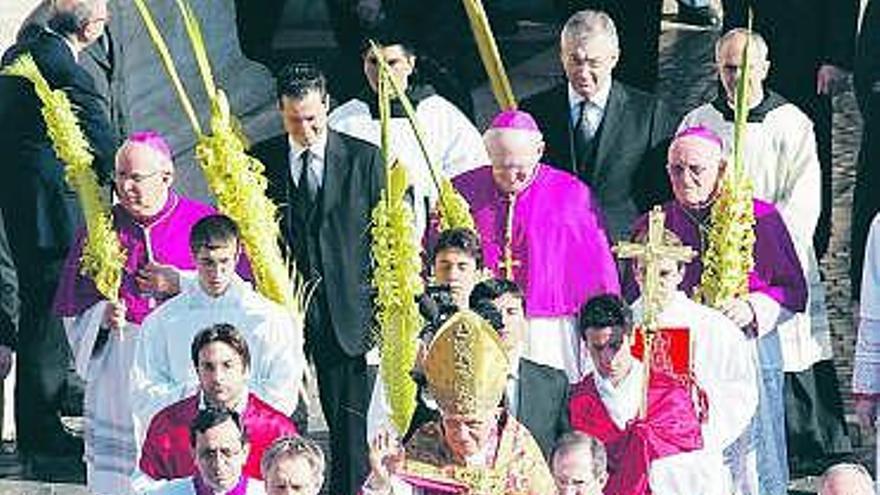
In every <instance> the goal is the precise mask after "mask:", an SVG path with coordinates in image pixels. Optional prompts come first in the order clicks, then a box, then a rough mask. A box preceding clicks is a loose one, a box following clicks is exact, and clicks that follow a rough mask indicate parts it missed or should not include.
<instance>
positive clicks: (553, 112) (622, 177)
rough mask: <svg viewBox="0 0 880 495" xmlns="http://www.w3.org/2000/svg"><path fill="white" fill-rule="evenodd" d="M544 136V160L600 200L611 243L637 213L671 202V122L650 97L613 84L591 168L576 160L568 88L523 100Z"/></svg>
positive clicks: (664, 109)
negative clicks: (668, 159) (668, 170)
mask: <svg viewBox="0 0 880 495" xmlns="http://www.w3.org/2000/svg"><path fill="white" fill-rule="evenodd" d="M520 107H521V108H522V109H523V110H525V111H527V112H529V113H531V114H532V115H533V116H534V117H535V119H536V120H537V121H538V125H539V126H540V128H541V131H542V132H543V134H544V141H545V144H546V149H545V151H544V160H545V161H547V162H548V163H549V164H551V165H554V166H556V167H558V168H561V169H562V170H567V171H569V172H571V173H573V174H575V175H577V176H578V177H579V178H580V179H581V180H583V181H584V182H586V183H587V184H588V185H589V186H590V189H591V190H592V191H593V194H595V195H596V197H597V198H598V200H599V205H600V206H601V207H602V211H603V213H604V214H605V218H606V221H607V222H608V227H609V228H610V230H611V232H612V235H613V236H614V238H615V239H619V238H620V237H621V235H622V234H626V233H628V232H629V227H630V226H631V224H632V222H633V221H634V220H635V219H636V218H637V216H638V215H639V214H640V213H643V212H645V211H647V210H648V209H650V208H651V206H653V205H655V204H662V203H663V202H665V201H666V200H668V199H669V198H670V196H671V192H670V187H669V182H668V178H667V176H666V169H665V164H666V148H667V146H668V144H669V139H670V136H671V135H672V133H673V131H674V125H675V122H674V121H673V119H672V116H671V114H670V112H669V110H668V108H667V107H666V105H665V104H664V103H663V102H662V101H661V100H659V99H657V98H656V97H654V96H653V95H651V94H649V93H645V92H644V91H641V90H638V89H635V88H632V87H629V86H627V85H625V84H623V83H620V82H617V81H614V82H613V83H612V85H611V90H610V93H609V95H608V101H607V103H606V106H605V113H604V116H603V118H602V123H601V124H600V127H599V130H598V136H597V137H596V138H595V139H598V142H597V144H596V155H595V163H585V157H576V156H574V155H575V152H574V149H575V146H574V128H573V126H572V123H571V117H570V115H571V112H570V109H569V102H568V84H567V83H562V84H559V85H557V86H555V87H553V88H551V89H549V90H547V91H544V92H542V93H539V94H537V95H534V96H531V97H529V98H526V99H524V100H523V101H522V104H521V105H520Z"/></svg>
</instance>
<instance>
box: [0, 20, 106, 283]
mask: <svg viewBox="0 0 880 495" xmlns="http://www.w3.org/2000/svg"><path fill="white" fill-rule="evenodd" d="M25 52H28V53H30V54H31V55H32V56H33V57H34V60H35V61H36V63H37V66H38V67H39V68H40V72H41V73H42V75H43V77H44V78H45V79H46V81H47V82H48V83H49V85H50V86H51V87H52V88H53V89H62V90H64V92H65V93H67V96H68V97H69V98H70V101H71V103H72V104H73V107H74V111H75V112H76V115H77V117H78V119H79V124H80V128H81V129H82V130H83V132H84V133H85V135H86V138H87V139H88V141H89V144H90V145H91V148H92V152H93V154H94V158H95V161H94V163H93V166H94V168H95V170H96V172H97V173H98V176H99V179H100V180H101V181H102V182H104V183H107V182H109V178H110V174H111V171H112V169H113V154H114V152H115V146H114V140H113V133H112V132H111V131H110V125H109V123H108V121H107V116H106V114H105V113H104V111H103V109H102V107H101V103H100V102H101V97H100V95H99V94H98V93H97V91H96V90H95V84H94V81H93V79H92V77H91V76H90V75H89V74H88V73H87V72H86V71H85V70H84V69H83V68H82V67H80V66H79V65H78V64H77V61H76V59H75V58H74V56H73V53H72V52H71V50H70V48H69V47H68V45H67V44H66V43H65V41H64V40H63V39H62V38H61V37H60V36H58V35H56V34H54V33H51V32H49V31H47V30H41V31H40V32H39V33H37V34H36V35H35V36H33V37H30V38H28V39H26V40H23V41H22V42H21V43H17V44H16V45H14V46H13V47H12V48H10V49H9V50H8V51H7V52H6V53H5V54H4V56H3V65H4V66H5V65H8V64H10V63H11V62H13V61H14V60H15V59H16V58H17V57H18V56H19V55H20V54H22V53H25ZM41 106H42V104H41V102H40V100H39V99H38V98H37V96H36V94H35V92H34V90H33V85H32V84H31V83H30V82H29V81H27V80H25V79H23V78H19V77H13V76H0V122H4V123H8V124H11V123H14V125H6V126H4V131H3V132H2V133H0V149H2V150H3V153H4V154H5V155H4V157H3V160H2V163H0V208H2V210H3V213H4V217H5V219H6V230H7V234H8V235H9V242H10V247H11V248H12V253H13V256H14V257H15V260H16V265H17V266H18V269H19V277H20V280H19V281H20V282H23V281H25V280H26V279H29V278H30V277H25V276H23V275H22V270H25V269H28V268H35V269H37V270H39V269H40V268H41V267H36V266H30V265H32V264H33V263H31V262H32V261H33V260H35V259H47V257H48V259H56V258H57V259H63V257H64V256H65V254H66V252H67V249H68V248H69V246H70V244H71V242H72V240H73V231H74V223H73V215H72V214H71V212H70V211H68V206H67V205H68V202H67V200H66V199H65V198H66V197H67V196H68V195H71V194H72V192H71V191H70V190H69V189H68V187H67V185H66V183H65V182H64V165H63V164H62V163H61V162H60V161H59V160H58V158H57V157H56V155H55V151H54V150H53V149H52V142H51V140H50V139H49V137H48V135H47V133H46V126H45V124H44V122H43V117H42V115H41V114H40V108H41ZM40 256H42V258H40ZM35 257H36V258H35Z"/></svg>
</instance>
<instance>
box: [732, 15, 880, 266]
mask: <svg viewBox="0 0 880 495" xmlns="http://www.w3.org/2000/svg"><path fill="white" fill-rule="evenodd" d="M859 3H860V2H859V0H723V4H724V27H725V31H727V30H728V29H730V28H734V27H746V25H747V24H748V16H749V11H751V12H752V13H753V16H754V20H753V26H752V28H753V29H754V30H755V31H757V32H758V33H760V34H761V35H762V36H763V37H764V39H766V40H767V45H769V46H770V47H771V50H770V73H769V75H768V76H767V85H768V86H769V87H770V88H773V90H774V91H776V92H778V93H779V94H781V95H782V96H784V97H785V99H787V100H788V101H790V102H792V103H794V104H795V105H797V106H798V108H800V109H801V111H803V112H804V113H805V114H807V116H809V117H810V119H811V120H812V121H813V126H814V127H813V129H814V131H815V134H816V146H817V148H818V152H819V163H820V164H821V168H822V213H821V215H820V216H819V224H818V226H817V227H816V232H815V234H814V236H813V245H814V246H815V248H816V254H817V256H818V257H819V258H820V259H821V258H822V256H823V255H824V254H825V251H826V249H827V248H828V242H829V239H830V237H831V203H832V195H831V191H832V189H831V114H832V108H831V96H832V95H833V93H834V91H835V90H836V89H837V88H838V87H840V83H841V82H842V80H843V79H845V76H846V72H845V71H848V70H851V69H852V66H853V52H854V48H855V39H856V26H857V23H858V20H857V19H858V13H859ZM874 49H875V50H876V46H875V47H874ZM869 221H870V220H869Z"/></svg>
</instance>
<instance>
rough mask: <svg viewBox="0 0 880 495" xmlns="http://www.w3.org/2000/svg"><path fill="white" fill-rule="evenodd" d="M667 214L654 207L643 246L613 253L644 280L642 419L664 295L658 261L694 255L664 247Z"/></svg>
mask: <svg viewBox="0 0 880 495" xmlns="http://www.w3.org/2000/svg"><path fill="white" fill-rule="evenodd" d="M665 223H666V214H665V213H663V208H661V207H660V206H654V209H652V210H651V212H650V213H649V214H648V238H647V239H646V240H645V243H644V244H642V243H637V242H619V243H617V244H616V245H615V246H614V248H612V250H613V251H614V254H616V255H617V257H618V258H620V259H636V260H638V262H639V263H638V264H639V268H640V269H641V270H644V272H643V273H644V278H643V281H642V284H641V292H642V305H643V307H644V315H643V316H642V322H641V325H640V327H641V332H642V341H643V342H644V343H645V350H644V356H643V360H644V363H645V379H644V382H643V383H642V387H643V391H644V394H642V405H641V408H640V415H641V417H642V418H644V417H645V415H646V414H647V409H648V379H649V377H650V372H651V360H652V358H653V355H652V348H651V347H652V343H653V340H654V332H655V331H656V330H657V315H659V314H660V311H661V310H662V309H663V303H664V302H665V301H663V300H662V297H663V294H661V293H660V290H659V288H660V263H659V262H660V261H662V260H673V261H676V262H685V263H686V262H688V261H690V260H691V259H693V257H694V256H695V255H696V252H694V250H693V249H691V248H690V247H689V246H670V245H667V244H663V232H664V231H665V229H666V227H665Z"/></svg>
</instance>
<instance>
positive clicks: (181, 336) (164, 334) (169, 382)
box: [131, 215, 305, 447]
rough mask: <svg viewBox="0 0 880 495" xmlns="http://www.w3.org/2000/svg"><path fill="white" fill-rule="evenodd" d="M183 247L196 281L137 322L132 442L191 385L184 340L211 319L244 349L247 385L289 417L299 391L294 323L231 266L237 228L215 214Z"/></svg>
mask: <svg viewBox="0 0 880 495" xmlns="http://www.w3.org/2000/svg"><path fill="white" fill-rule="evenodd" d="M190 247H191V249H192V252H193V257H194V258H195V260H196V267H197V272H198V283H195V284H190V286H189V287H188V288H186V289H184V290H183V291H182V292H181V293H180V294H179V295H177V296H175V297H174V298H172V299H170V300H169V301H168V302H166V303H165V304H164V305H162V306H161V307H160V308H159V309H158V310H156V311H155V312H153V313H152V314H151V315H150V316H149V317H147V319H145V320H144V323H143V326H142V330H141V332H142V338H141V340H140V342H139V345H138V348H137V351H136V352H135V359H134V366H133V367H132V369H131V401H132V406H133V411H134V422H135V433H136V435H137V440H138V446H139V447H140V445H141V442H142V441H143V435H144V434H145V431H146V428H147V426H148V425H149V423H150V420H151V418H152V417H153V415H154V414H155V413H156V412H157V411H159V410H160V409H162V408H163V407H165V406H167V405H169V404H171V403H173V402H176V401H178V400H180V399H183V398H184V397H187V396H189V395H192V394H194V393H195V392H196V391H197V390H198V386H199V381H198V377H197V376H196V373H195V370H194V369H193V367H192V363H191V361H190V357H189V352H190V351H189V348H190V345H189V343H190V342H192V339H193V337H194V336H195V335H196V334H197V333H198V332H199V331H200V330H202V329H204V328H207V327H209V326H211V325H214V324H217V323H228V324H230V325H233V326H234V327H236V328H238V329H239V330H240V331H241V333H242V334H243V335H244V337H245V339H246V340H247V343H248V346H249V347H250V349H251V355H252V359H253V363H254V364H253V366H252V369H251V370H250V377H249V381H248V388H249V390H250V391H252V392H253V393H255V394H256V395H257V396H258V397H260V398H261V399H263V400H264V401H265V402H267V403H268V404H269V405H271V406H272V407H274V408H275V409H277V410H279V411H281V412H282V413H284V414H287V415H290V414H291V413H292V412H293V410H294V409H295V407H296V404H297V400H298V397H299V392H300V386H301V379H302V374H303V369H304V367H305V357H304V355H303V339H302V329H301V328H300V327H298V326H297V325H296V324H295V323H294V320H293V318H292V316H291V314H290V312H289V311H287V310H286V309H285V308H283V307H281V306H280V305H278V304H276V303H274V302H272V301H270V300H268V299H266V298H265V297H263V296H261V295H260V294H258V293H257V292H255V291H254V290H253V289H252V288H251V286H250V285H249V284H248V283H246V282H245V281H244V280H242V279H241V278H239V277H238V276H237V275H236V274H235V272H234V267H235V265H236V263H237V261H238V258H239V256H240V255H241V247H240V241H239V233H238V228H237V227H236V226H235V223H234V222H233V221H232V220H230V219H229V218H228V217H226V216H223V215H214V216H211V217H207V218H205V219H203V220H201V221H200V222H199V223H197V224H196V226H195V227H193V231H192V235H191V237H190Z"/></svg>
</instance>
